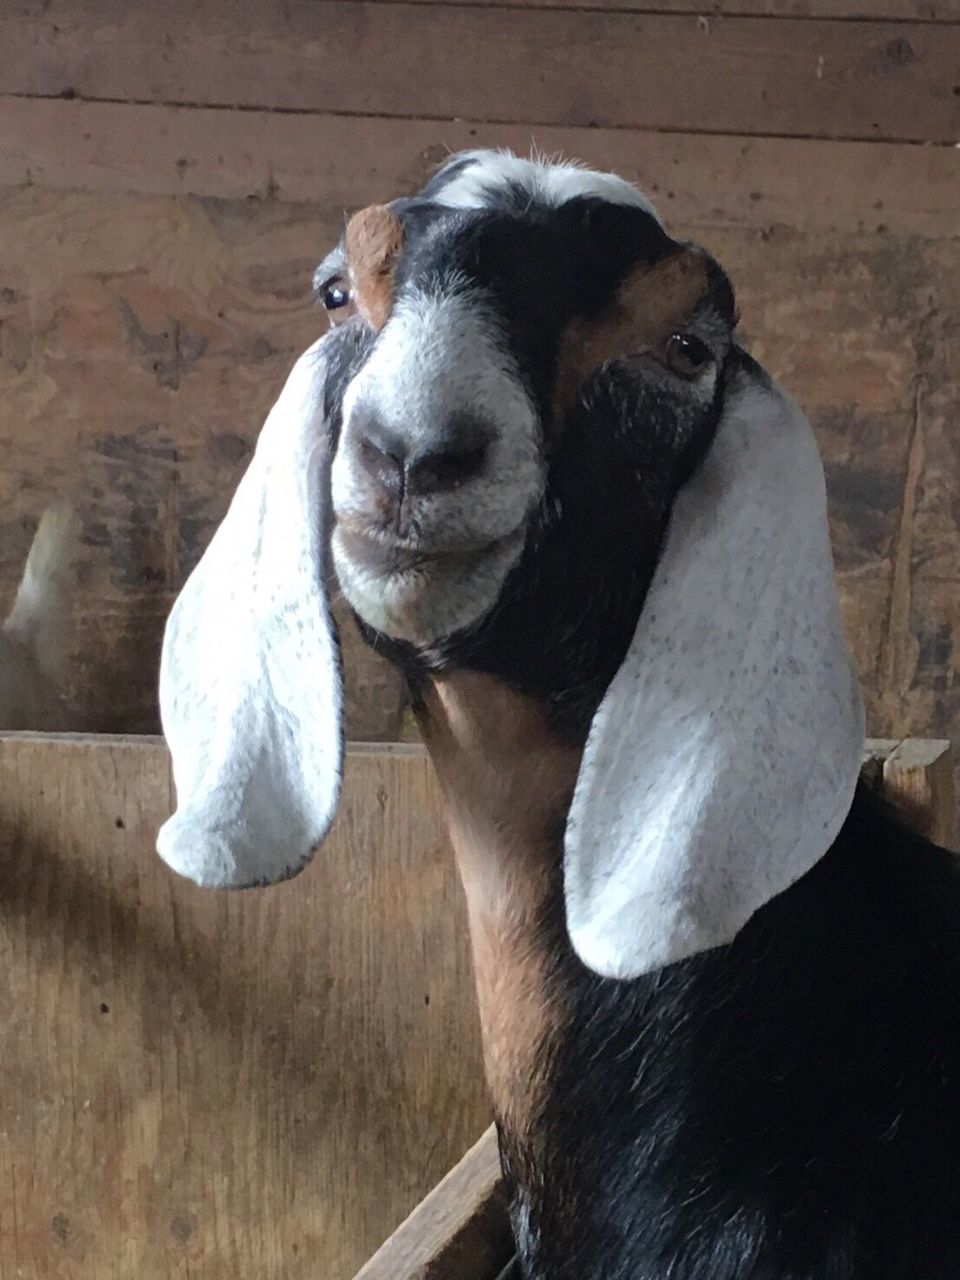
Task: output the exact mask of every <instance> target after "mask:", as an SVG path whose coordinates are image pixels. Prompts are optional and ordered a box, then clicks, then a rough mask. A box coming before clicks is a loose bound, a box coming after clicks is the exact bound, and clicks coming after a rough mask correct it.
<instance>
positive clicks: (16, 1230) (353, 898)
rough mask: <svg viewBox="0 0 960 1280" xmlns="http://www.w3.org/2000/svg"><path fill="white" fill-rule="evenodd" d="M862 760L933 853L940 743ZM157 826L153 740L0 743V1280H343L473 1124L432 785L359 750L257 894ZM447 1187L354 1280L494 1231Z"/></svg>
mask: <svg viewBox="0 0 960 1280" xmlns="http://www.w3.org/2000/svg"><path fill="white" fill-rule="evenodd" d="M867 760H868V762H869V763H868V776H869V777H870V778H871V780H872V781H873V784H874V785H876V786H878V787H879V788H881V789H882V790H883V792H884V794H886V795H887V796H888V798H889V799H890V800H891V801H892V802H894V803H896V804H899V805H900V806H901V807H902V808H904V809H905V810H906V811H907V812H908V813H909V814H910V816H911V818H912V819H913V820H914V821H915V822H916V823H917V825H918V826H919V827H921V828H922V829H925V830H927V831H929V832H931V833H933V834H934V835H937V836H939V837H940V838H942V839H944V840H946V841H947V842H949V841H951V839H952V838H953V835H954V828H953V824H952V819H953V816H954V803H953V794H952V792H953V788H952V771H951V769H950V763H949V752H948V744H946V743H943V742H917V741H907V742H902V743H897V742H876V743H872V744H869V748H868V751H867ZM172 803H173V796H172V784H171V778H170V768H169V760H168V757H167V752H166V750H165V748H164V746H163V744H162V743H161V742H160V741H158V740H156V739H153V740H151V739H148V738H136V737H130V736H127V737H113V738H112V737H109V736H106V735H98V736H93V737H87V738H84V737H82V736H79V735H78V736H75V737H63V738H59V739H57V738H55V737H40V736H33V735H29V734H12V735H0V975H2V981H0V1280H349V1277H350V1276H352V1275H353V1274H354V1273H355V1272H356V1271H357V1270H358V1269H359V1268H360V1266H361V1265H362V1263H363V1262H364V1261H365V1260H366V1259H367V1258H368V1257H369V1256H370V1255H371V1254H372V1253H373V1252H374V1250H376V1249H377V1247H378V1246H379V1245H380V1244H381V1242H382V1241H383V1240H384V1239H385V1238H386V1237H387V1236H388V1235H389V1234H390V1232H392V1231H393V1229H394V1228H395V1227H396V1226H397V1224H398V1223H399V1222H400V1221H401V1220H402V1219H403V1218H404V1217H405V1216H406V1215H407V1214H408V1213H409V1212H410V1211H411V1210H412V1209H413V1208H414V1206H415V1205H416V1204H417V1203H418V1202H419V1201H420V1200H421V1199H422V1198H423V1197H424V1196H425V1195H426V1194H427V1192H428V1191H429V1190H430V1189H431V1188H432V1187H433V1186H434V1185H435V1184H436V1183H437V1182H439V1180H440V1179H441V1177H442V1176H443V1175H444V1174H445V1173H446V1171H447V1170H448V1169H449V1168H450V1167H451V1166H453V1164H454V1163H455V1162H456V1161H457V1160H458V1159H459V1158H460V1156H461V1155H462V1154H463V1152H464V1151H466V1149H467V1148H468V1146H469V1145H470V1144H471V1143H472V1142H473V1141H474V1140H475V1139H476V1138H477V1136H478V1135H479V1134H480V1132H481V1130H483V1129H484V1128H485V1126H486V1125H487V1124H488V1123H489V1119H490V1108H489V1103H488V1101H487V1097H486V1091H485V1088H484V1085H483V1073H482V1067H481V1055H480V1047H479V1035H478V1024H477V1016H476V1009H475V1003H474V995H473V983H472V980H471V974H470V960H469V944H468V938H467V927H466V920H465V910H464V902H463V897H462V893H461V890H460V885H459V883H458V880H457V874H456V871H455V869H454V862H453V857H452V855H451V853H450V850H449V848H448V846H447V842H446V839H445V837H444V833H443V824H442V819H441V816H440V810H439V804H438V791H437V786H436V782H435V779H434V775H433V771H432V770H431V769H430V767H429V765H428V762H427V760H426V757H425V754H424V752H423V749H422V748H420V747H418V746H413V745H405V744H399V745H397V744H393V745H386V746H381V747H353V748H352V749H351V750H350V752H349V753H348V757H347V768H346V777H345V786H344V796H343V801H342V804H341V807H340V812H339V814H338V817H337V821H336V823H335V825H334V828H333V831H332V832H331V834H330V836H329V837H328V839H327V841H326V842H325V843H324V846H323V848H322V849H321V851H320V852H319V854H318V855H317V857H316V859H315V860H314V862H313V863H312V864H311V865H310V866H309V867H308V868H307V869H306V870H305V871H304V872H303V873H302V875H300V876H299V877H297V878H296V879H295V880H292V881H290V882H289V883H287V884H282V885H276V886H274V887H272V888H269V889H263V890H247V891H244V892H236V893H217V892H214V891H210V890H202V889H198V888H197V887H196V886H195V885H192V884H190V883H188V882H187V881H185V880H182V879H180V878H178V877H177V876H175V875H174V874H173V873H172V872H171V871H170V870H169V869H168V868H167V867H166V866H165V865H164V864H163V863H162V862H161V861H160V859H159V858H158V857H157V856H156V854H155V852H154V841H155V838H156V831H157V828H158V827H159V825H160V824H161V822H163V821H164V820H165V818H166V817H167V816H168V814H169V813H170V810H171V806H172ZM488 1167H489V1166H488ZM455 1185H457V1186H459V1187H460V1189H461V1191H462V1192H463V1194H464V1196H465V1200H464V1203H463V1204H462V1205H460V1206H458V1209H459V1211H458V1212H456V1211H455V1212H454V1213H453V1215H452V1219H451V1215H450V1214H449V1213H445V1214H442V1215H438V1214H436V1213H428V1214H427V1218H428V1219H429V1220H430V1221H431V1223H432V1230H433V1234H432V1235H431V1234H428V1235H427V1236H424V1234H423V1230H422V1228H423V1218H422V1217H421V1218H420V1219H419V1226H418V1228H417V1230H416V1231H415V1232H414V1233H413V1236H412V1237H411V1236H410V1233H409V1232H408V1233H406V1235H405V1236H404V1237H403V1238H404V1239H406V1242H407V1243H406V1244H405V1245H403V1248H402V1256H403V1258H404V1259H405V1260H406V1265H405V1266H404V1267H400V1266H395V1267H394V1268H393V1269H391V1267H390V1266H389V1265H387V1258H392V1259H393V1260H394V1261H396V1260H397V1253H396V1250H397V1249H398V1248H399V1247H400V1243H398V1242H397V1241H394V1245H393V1247H392V1248H391V1250H388V1254H387V1257H386V1258H384V1257H381V1261H380V1264H379V1265H378V1266H377V1267H375V1268H374V1270H373V1271H372V1272H371V1280H373V1276H374V1275H376V1276H377V1277H381V1278H382V1280H401V1273H402V1276H405V1277H409V1278H410V1280H412V1277H413V1276H414V1275H416V1276H418V1277H423V1276H425V1275H427V1274H430V1275H433V1274H439V1272H438V1273H435V1272H433V1271H432V1270H419V1269H418V1270H415V1269H413V1261H414V1259H415V1258H416V1257H422V1253H421V1250H422V1247H423V1245H424V1243H427V1244H430V1246H431V1248H432V1247H433V1246H435V1245H437V1244H438V1237H437V1231H438V1230H439V1229H440V1228H443V1231H446V1230H448V1229H449V1228H450V1227H451V1225H452V1222H456V1223H459V1225H460V1226H465V1225H467V1224H468V1223H469V1221H471V1220H472V1221H473V1224H474V1226H477V1225H478V1223H481V1222H482V1223H486V1224H487V1225H488V1226H490V1229H491V1231H492V1230H493V1227H492V1225H491V1220H490V1218H489V1217H488V1216H484V1215H482V1214H481V1215H478V1216H477V1217H475V1218H472V1216H471V1214H470V1213H469V1212H468V1210H469V1196H468V1195H467V1193H468V1192H469V1191H470V1188H471V1186H472V1187H473V1190H474V1191H480V1190H483V1187H479V1186H477V1185H476V1184H475V1183H472V1182H471V1181H470V1180H468V1182H467V1184H464V1183H462V1182H460V1183H457V1184H455ZM490 1185H491V1182H490V1180H489V1179H488V1180H487V1181H486V1183H484V1186H485V1187H486V1189H487V1190H489V1187H490ZM485 1229H486V1228H485ZM491 1240H492V1241H493V1242H497V1241H499V1242H501V1243H503V1242H504V1237H503V1236H502V1234H500V1235H497V1234H496V1233H494V1234H493V1235H492V1236H491ZM408 1246H409V1247H408ZM464 1249H466V1245H464ZM464 1249H461V1250H460V1253H461V1256H462V1254H463V1252H464ZM467 1253H468V1256H469V1257H470V1259H471V1260H472V1261H473V1262H474V1263H475V1264H478V1263H479V1261H480V1259H481V1257H482V1256H483V1255H482V1251H481V1250H480V1249H479V1247H478V1246H477V1245H476V1243H475V1242H474V1244H473V1245H471V1246H470V1248H469V1250H467ZM918 1280H920V1278H919V1277H918Z"/></svg>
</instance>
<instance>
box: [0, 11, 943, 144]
mask: <svg viewBox="0 0 960 1280" xmlns="http://www.w3.org/2000/svg"><path fill="white" fill-rule="evenodd" d="M958 65H960V26H957V25H953V24H949V23H944V24H932V23H895V22H868V21H864V22H849V21H823V20H818V21H811V20H805V19H795V20H794V19H791V20H790V21H771V20H769V19H763V18H740V17H731V18H725V19H724V20H723V21H722V22H721V21H715V22H713V23H712V24H711V23H710V22H709V21H702V20H700V19H699V18H698V17H696V16H694V15H680V16H678V15H671V14H640V15H638V14H631V13H623V12H619V11H618V12H606V13H604V12H596V11H587V10H576V11H568V10H558V9H540V10H534V9H510V8H501V9H498V10H497V20H496V22H491V21H490V16H489V13H488V12H486V11H485V10H484V9H482V8H479V9H478V8H462V7H457V6H453V5H439V4H433V5H416V4H412V5H411V4H402V3H392V4H375V3H358V2H356V0H329V2H328V3H325V4H316V3H310V2H309V0H306V2H305V0H284V3H281V2H280V0H270V3H264V2H263V0H208V2H207V3H205V4H203V5H199V6H198V5H196V4H195V3H192V2H191V0H171V2H170V3H167V4H164V5H162V6H141V5H137V6H130V5H126V6H117V5H116V4H115V3H113V0H89V3H86V4H84V5H82V6H77V5H76V4H74V3H72V0H49V2H48V3H44V5H43V6H42V9H39V10H38V7H37V6H33V5H30V6H28V7H27V10H26V12H24V10H23V9H22V8H17V9H15V10H13V11H11V10H9V9H6V10H4V11H3V12H2V13H0V92H3V93H9V94H23V95H30V96H41V97H57V96H63V95H68V96H72V95H76V96H79V97H82V98H92V99H100V100H110V101H121V102H122V101H128V100H130V101H151V102H167V103H171V104H173V103H180V104H194V105H197V104H203V105H215V106H228V107H256V108H264V107H266V108H273V109H276V108H282V109H284V110H296V111H304V110H306V111H333V112H338V113H342V114H343V113H345V114H363V115H387V116H403V117H408V116H410V115H411V114H416V115H420V116H430V117H433V118H437V119H450V118H461V119H462V118H469V119H476V120H488V121H503V122H514V123H518V122H527V123H536V124H538V125H540V124H555V125H582V126H597V125H601V126H602V125H606V126H636V127H646V128H656V129H668V130H689V131H706V132H711V133H738V134H749V135H753V134H766V135H770V134H776V135H792V136H803V137H807V136H823V137H829V138H863V139H869V140H874V139H898V140H905V141H914V142H940V143H947V144H951V145H952V144H953V143H954V142H955V141H956V138H957V136H958V132H960V97H958V96H957V95H956V94H954V92H953V89H954V86H955V84H956V80H957V66H958ZM494 68H495V69H496V74H495V75H494V74H492V69H494ZM531 69H533V74H531Z"/></svg>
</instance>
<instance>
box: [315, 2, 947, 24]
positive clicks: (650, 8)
mask: <svg viewBox="0 0 960 1280" xmlns="http://www.w3.org/2000/svg"><path fill="white" fill-rule="evenodd" d="M327 2H328V0H308V3H312V4H323V3H327ZM380 2H381V3H383V4H391V3H408V4H444V3H449V0H380ZM458 4H460V5H461V6H463V7H468V6H473V7H475V8H483V7H488V6H489V7H495V8H498V9H501V8H514V9H599V10H601V11H602V12H604V13H647V14H662V13H669V14H675V15H677V16H683V17H690V18H701V19H705V20H706V21H707V22H709V21H711V20H712V19H718V20H720V21H722V20H723V19H724V18H781V19H785V20H789V19H791V18H796V19H802V20H803V21H812V22H836V21H841V22H897V23H902V22H917V23H931V24H933V23H957V22H960V0H706V3H704V4H699V5H698V4H696V3H691V0H510V3H509V4H505V3H504V0H458Z"/></svg>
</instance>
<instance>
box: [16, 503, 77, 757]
mask: <svg viewBox="0 0 960 1280" xmlns="http://www.w3.org/2000/svg"><path fill="white" fill-rule="evenodd" d="M78 533H79V522H78V519H77V515H76V512H75V511H74V509H73V507H72V506H71V505H70V504H69V503H66V502H63V503H60V504H58V505H56V506H53V507H51V508H50V509H49V510H48V511H47V512H46V514H45V515H44V517H43V519H42V520H41V521H40V525H39V527H38V529H37V532H36V535H35V537H34V540H33V544H32V545H31V547H30V552H29V555H28V556H27V562H26V565H25V566H24V571H23V577H22V578H21V580H20V586H19V588H18V590H17V595H16V599H15V600H14V604H13V608H12V609H11V611H10V614H9V616H8V617H7V620H6V621H5V622H4V624H3V626H2V628H0V730H7V731H11V730H24V729H36V730H40V731H44V732H57V731H64V730H69V729H73V728H76V727H77V726H76V724H75V723H74V720H73V717H72V716H71V714H70V710H69V707H68V705H67V700H66V695H65V685H66V678H67V671H66V668H67V659H66V647H67V646H66V627H65V621H66V616H67V612H68V609H69V604H70V595H71V588H72V583H71V577H70V567H71V564H72V561H73V557H74V553H75V551H76V547H77V541H78Z"/></svg>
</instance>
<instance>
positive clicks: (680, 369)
mask: <svg viewBox="0 0 960 1280" xmlns="http://www.w3.org/2000/svg"><path fill="white" fill-rule="evenodd" d="M665 354H666V357H667V364H668V365H669V367H670V368H671V369H672V370H673V372H674V373H678V374H679V375H680V376H681V378H695V377H696V376H697V374H698V373H702V372H703V370H704V368H705V367H706V366H707V365H708V364H709V363H710V361H711V360H712V359H713V354H712V352H711V351H710V348H709V347H708V346H707V344H706V343H705V342H701V340H700V339H699V338H695V337H694V336H693V334H691V333H675V334H673V335H672V336H671V337H670V338H669V339H668V341H667V347H666V353H665Z"/></svg>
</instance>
